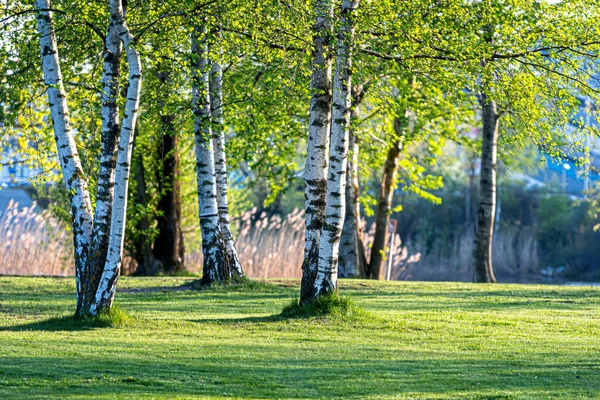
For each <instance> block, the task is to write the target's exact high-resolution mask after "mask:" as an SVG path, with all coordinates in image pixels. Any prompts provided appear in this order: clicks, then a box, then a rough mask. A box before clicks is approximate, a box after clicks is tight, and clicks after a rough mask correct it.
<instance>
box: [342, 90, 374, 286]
mask: <svg viewBox="0 0 600 400" xmlns="http://www.w3.org/2000/svg"><path fill="white" fill-rule="evenodd" d="M353 98H355V96H353ZM354 103H355V106H354V109H353V110H352V114H351V121H352V120H355V119H356V118H357V117H358V113H359V108H358V105H356V101H355V102H354ZM348 148H349V149H350V156H349V157H348V166H347V169H348V171H347V174H346V214H345V217H344V227H343V228H342V237H341V239H340V257H339V273H338V274H339V277H340V278H366V277H367V258H366V255H365V248H364V244H363V241H362V234H363V232H362V228H361V225H360V203H359V199H360V188H359V186H358V152H359V142H358V138H357V137H356V135H355V134H354V132H353V131H352V130H350V137H349V144H348Z"/></svg>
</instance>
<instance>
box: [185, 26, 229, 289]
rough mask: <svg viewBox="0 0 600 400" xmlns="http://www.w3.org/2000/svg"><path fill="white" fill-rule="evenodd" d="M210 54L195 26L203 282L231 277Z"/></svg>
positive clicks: (194, 106) (194, 86)
mask: <svg viewBox="0 0 600 400" xmlns="http://www.w3.org/2000/svg"><path fill="white" fill-rule="evenodd" d="M207 56H208V46H207V43H206V32H205V30H204V29H200V28H196V29H195V30H194V33H193V37H192V98H193V100H192V109H193V113H194V137H195V141H196V174H197V178H198V203H199V208H200V230H201V232H202V254H203V256H204V265H203V268H202V284H203V285H206V284H211V283H213V282H216V281H221V280H225V279H227V278H228V277H229V276H230V273H229V271H227V267H228V262H227V253H226V251H225V245H224V243H223V237H222V235H221V231H220V228H219V209H218V204H217V183H216V177H215V160H214V153H213V150H212V140H211V139H212V131H211V126H210V118H211V115H210V93H209V86H210V82H209V81H210V78H209V65H208V59H207Z"/></svg>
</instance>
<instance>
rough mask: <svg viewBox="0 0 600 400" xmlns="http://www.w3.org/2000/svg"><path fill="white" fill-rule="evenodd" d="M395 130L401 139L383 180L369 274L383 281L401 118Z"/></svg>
mask: <svg viewBox="0 0 600 400" xmlns="http://www.w3.org/2000/svg"><path fill="white" fill-rule="evenodd" d="M394 130H395V131H396V134H397V135H398V136H399V137H400V139H399V140H397V141H396V142H395V143H394V144H393V145H392V147H390V149H389V150H388V153H387V157H386V159H385V166H384V169H383V178H382V179H381V188H380V190H379V199H378V201H377V213H376V214H375V237H374V238H373V246H372V247H371V260H370V262H369V273H370V278H371V279H381V264H382V262H383V258H384V256H385V255H384V252H385V245H386V243H387V233H388V225H389V223H390V214H391V213H392V200H393V197H394V186H395V184H396V175H397V173H398V159H399V157H400V152H401V151H402V146H403V142H402V138H403V127H402V126H401V121H400V119H399V118H396V120H394Z"/></svg>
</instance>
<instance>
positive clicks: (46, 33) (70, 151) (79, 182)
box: [35, 0, 93, 304]
mask: <svg viewBox="0 0 600 400" xmlns="http://www.w3.org/2000/svg"><path fill="white" fill-rule="evenodd" d="M35 8H36V10H37V21H38V32H39V35H40V48H41V54H42V70H43V75H44V84H45V85H46V90H47V93H48V102H49V104H50V115H51V117H52V127H53V129H54V137H55V140H56V148H57V152H58V159H59V162H60V166H61V170H62V174H63V179H64V183H65V187H66V189H67V192H68V193H69V203H70V206H71V220H72V224H73V238H74V247H75V249H74V250H75V277H76V286H77V299H78V301H77V303H78V304H80V300H79V299H80V298H81V294H82V286H83V285H84V282H83V281H82V279H83V277H84V270H85V266H86V262H87V257H88V252H89V246H90V242H91V236H92V219H93V217H92V204H91V200H90V193H89V191H88V184H87V181H86V179H85V176H84V173H83V169H82V166H81V161H80V159H79V153H78V152H77V146H76V144H75V140H74V138H73V132H72V128H71V122H70V120H69V108H68V106H67V95H66V93H65V89H64V86H63V80H62V74H61V70H60V62H59V57H58V48H57V45H56V35H55V32H54V28H53V26H52V14H51V12H50V11H43V10H49V9H51V4H50V1H49V0H37V1H36V3H35Z"/></svg>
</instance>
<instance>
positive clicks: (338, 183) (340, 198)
mask: <svg viewBox="0 0 600 400" xmlns="http://www.w3.org/2000/svg"><path fill="white" fill-rule="evenodd" d="M357 7H358V1H352V0H343V1H342V11H341V14H340V31H339V34H338V43H337V56H336V68H335V74H334V79H333V104H332V110H331V148H330V150H329V169H328V172H327V175H328V178H327V196H326V209H325V221H324V223H323V227H322V228H321V238H320V241H319V264H318V266H317V276H316V278H315V282H314V284H313V287H312V293H311V294H312V296H311V297H312V298H313V299H314V298H316V297H318V296H321V295H324V294H327V293H331V292H333V291H334V290H336V288H337V275H338V256H339V246H340V236H341V234H342V228H343V226H344V214H345V212H346V168H347V163H348V137H349V132H350V111H351V105H352V102H351V90H352V75H351V71H352V40H353V36H354V21H353V19H352V17H353V16H352V13H353V12H354V11H355V10H356V8H357Z"/></svg>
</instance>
